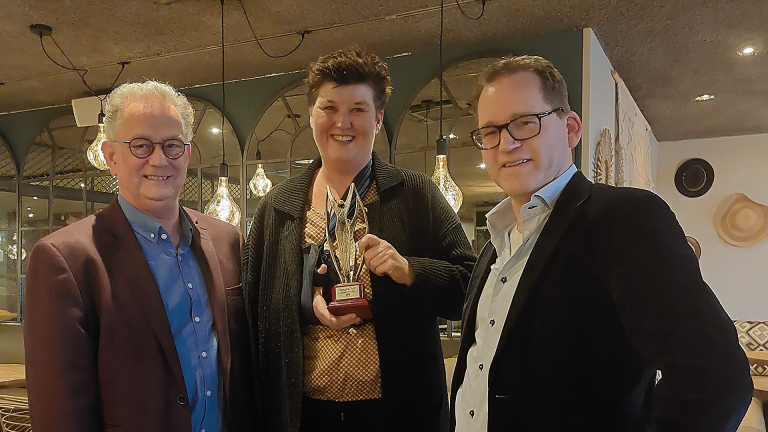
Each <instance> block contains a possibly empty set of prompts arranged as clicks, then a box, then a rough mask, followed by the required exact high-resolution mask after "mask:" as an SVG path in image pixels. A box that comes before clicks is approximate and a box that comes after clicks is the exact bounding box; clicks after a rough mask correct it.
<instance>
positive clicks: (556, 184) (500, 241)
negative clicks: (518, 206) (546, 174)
mask: <svg viewBox="0 0 768 432" xmlns="http://www.w3.org/2000/svg"><path fill="white" fill-rule="evenodd" d="M576 171H577V170H576V165H573V164H571V166H570V167H569V168H568V169H567V170H565V172H564V173H562V174H560V176H559V177H557V178H556V179H554V180H552V181H551V182H549V183H548V184H547V185H545V186H544V187H542V188H541V189H539V190H538V191H536V192H535V193H534V194H533V196H532V197H531V201H530V202H529V203H528V204H530V203H532V202H536V201H539V202H540V201H543V202H544V204H545V205H546V206H547V207H549V210H552V208H554V207H555V202H557V199H558V198H559V197H560V194H562V192H563V189H565V185H567V184H568V182H569V181H570V180H571V178H572V177H573V175H574V174H576ZM524 207H525V206H524ZM485 219H486V221H487V223H488V232H489V233H490V234H491V243H492V244H493V245H494V246H496V247H497V250H499V247H500V246H502V245H504V244H505V243H506V238H507V236H508V235H509V231H510V230H511V229H512V228H514V227H515V226H516V225H517V217H516V216H515V211H514V209H513V207H512V199H511V198H509V197H506V198H504V199H503V200H502V201H501V202H500V203H498V204H497V205H496V207H494V208H493V209H491V211H489V212H488V213H487V214H486V215H485Z"/></svg>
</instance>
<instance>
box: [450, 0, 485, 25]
mask: <svg viewBox="0 0 768 432" xmlns="http://www.w3.org/2000/svg"><path fill="white" fill-rule="evenodd" d="M486 1H488V0H480V3H481V4H482V5H483V6H482V9H480V15H478V16H476V17H471V16H469V15H467V14H466V13H464V9H462V8H461V3H459V0H456V6H458V7H459V12H461V14H462V15H464V16H465V17H466V18H469V19H471V20H472V21H477V20H479V19H480V18H482V17H483V14H484V13H485V2H486Z"/></svg>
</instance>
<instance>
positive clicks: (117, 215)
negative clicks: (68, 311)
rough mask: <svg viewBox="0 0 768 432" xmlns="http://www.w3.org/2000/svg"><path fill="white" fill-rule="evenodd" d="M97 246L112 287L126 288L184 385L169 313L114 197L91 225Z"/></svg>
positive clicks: (114, 288) (131, 229)
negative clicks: (169, 321)
mask: <svg viewBox="0 0 768 432" xmlns="http://www.w3.org/2000/svg"><path fill="white" fill-rule="evenodd" d="M94 239H95V242H96V247H97V249H98V250H99V252H100V255H101V256H102V259H103V260H104V267H105V268H106V269H107V272H108V273H109V275H110V283H111V285H112V290H113V291H115V292H120V293H122V292H126V291H127V292H129V293H130V295H131V296H133V299H134V301H135V305H136V308H137V309H138V310H139V311H141V313H142V314H143V315H144V316H145V318H146V319H147V322H149V325H150V327H151V328H152V331H153V332H154V333H155V336H156V337H157V340H158V341H159V342H160V346H161V347H162V349H163V351H164V352H165V356H166V358H167V359H168V363H169V365H170V367H171V370H173V373H174V375H175V376H176V379H177V380H178V382H179V383H181V385H182V386H183V385H184V375H183V374H182V371H181V363H180V362H179V355H178V352H177V351H176V344H175V342H174V340H173V334H172V333H171V325H170V324H169V323H168V314H167V312H166V310H165V305H164V304H163V298H162V297H161V295H160V289H159V288H158V286H157V282H156V281H155V277H154V275H153V274H152V270H151V269H150V268H149V264H148V263H147V260H146V259H144V251H143V250H142V249H141V245H140V244H139V241H138V240H137V239H136V235H135V234H134V232H133V228H131V225H130V223H129V222H128V219H126V217H125V214H124V213H123V210H122V209H121V208H120V204H118V202H117V200H116V199H115V200H114V201H112V203H111V204H110V205H108V206H107V208H105V209H104V210H103V211H102V212H101V213H100V214H99V215H97V222H96V224H95V226H94Z"/></svg>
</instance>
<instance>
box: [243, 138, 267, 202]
mask: <svg viewBox="0 0 768 432" xmlns="http://www.w3.org/2000/svg"><path fill="white" fill-rule="evenodd" d="M256 160H258V161H261V150H256ZM248 187H249V188H251V192H253V193H254V194H255V195H256V196H260V197H263V196H264V195H266V194H267V192H269V190H270V189H272V180H270V179H269V178H268V177H267V173H265V172H264V164H263V163H259V164H258V165H257V166H256V173H255V174H254V175H253V178H251V181H249V182H248Z"/></svg>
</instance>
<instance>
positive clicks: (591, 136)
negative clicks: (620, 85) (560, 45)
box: [581, 28, 616, 180]
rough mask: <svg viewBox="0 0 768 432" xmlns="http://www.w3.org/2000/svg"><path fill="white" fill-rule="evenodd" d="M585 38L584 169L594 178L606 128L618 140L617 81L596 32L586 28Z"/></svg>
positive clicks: (582, 133)
mask: <svg viewBox="0 0 768 432" xmlns="http://www.w3.org/2000/svg"><path fill="white" fill-rule="evenodd" d="M583 37H584V38H583V42H582V50H583V52H582V59H583V66H582V68H583V75H582V91H583V94H582V107H581V112H582V115H581V120H582V131H581V146H582V147H581V149H582V150H581V171H582V172H583V173H584V175H586V176H587V177H588V178H589V179H590V180H594V159H595V158H594V153H595V146H596V145H597V143H598V142H599V141H600V132H601V131H602V130H603V128H608V129H610V131H611V136H612V137H613V139H614V141H615V140H616V82H615V81H614V80H613V77H612V76H611V71H613V66H611V62H610V60H608V57H607V56H606V55H605V51H603V47H601V46H600V42H598V40H597V37H595V32H593V31H592V29H589V28H585V29H584V31H583Z"/></svg>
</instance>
